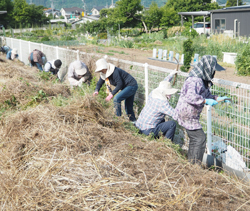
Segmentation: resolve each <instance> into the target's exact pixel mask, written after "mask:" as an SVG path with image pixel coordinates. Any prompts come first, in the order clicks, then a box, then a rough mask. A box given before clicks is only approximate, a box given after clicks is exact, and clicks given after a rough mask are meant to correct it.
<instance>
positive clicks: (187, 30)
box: [181, 27, 199, 38]
mask: <svg viewBox="0 0 250 211" xmlns="http://www.w3.org/2000/svg"><path fill="white" fill-rule="evenodd" d="M181 35H182V36H186V37H190V36H191V37H192V38H194V37H197V36H198V35H199V33H198V32H197V31H195V30H194V29H191V28H188V27H185V29H184V30H183V31H182V32H181Z"/></svg>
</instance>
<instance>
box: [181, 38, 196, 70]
mask: <svg viewBox="0 0 250 211" xmlns="http://www.w3.org/2000/svg"><path fill="white" fill-rule="evenodd" d="M183 51H184V52H183V53H184V55H185V56H184V65H183V66H181V70H182V71H183V72H188V71H189V69H190V63H191V60H192V57H193V55H194V48H193V41H192V40H191V39H188V40H186V41H184V42H183Z"/></svg>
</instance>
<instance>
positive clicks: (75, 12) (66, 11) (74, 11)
mask: <svg viewBox="0 0 250 211" xmlns="http://www.w3.org/2000/svg"><path fill="white" fill-rule="evenodd" d="M60 11H61V14H62V16H63V17H64V18H65V17H66V18H67V19H69V18H73V17H79V16H82V13H83V12H84V10H83V9H82V8H79V7H72V8H62V9H61V10H60Z"/></svg>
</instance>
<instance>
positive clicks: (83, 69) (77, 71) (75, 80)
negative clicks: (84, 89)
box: [68, 60, 91, 87]
mask: <svg viewBox="0 0 250 211" xmlns="http://www.w3.org/2000/svg"><path fill="white" fill-rule="evenodd" d="M68 80H69V83H70V86H71V87H77V86H81V85H82V83H86V82H89V81H90V80H91V73H90V72H89V70H88V67H87V66H86V65H85V64H84V63H83V62H81V61H79V60H77V61H74V62H72V63H70V65H69V69H68Z"/></svg>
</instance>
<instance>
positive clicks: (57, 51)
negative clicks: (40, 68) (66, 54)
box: [56, 46, 59, 59]
mask: <svg viewBox="0 0 250 211" xmlns="http://www.w3.org/2000/svg"><path fill="white" fill-rule="evenodd" d="M56 59H59V50H58V46H56Z"/></svg>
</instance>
